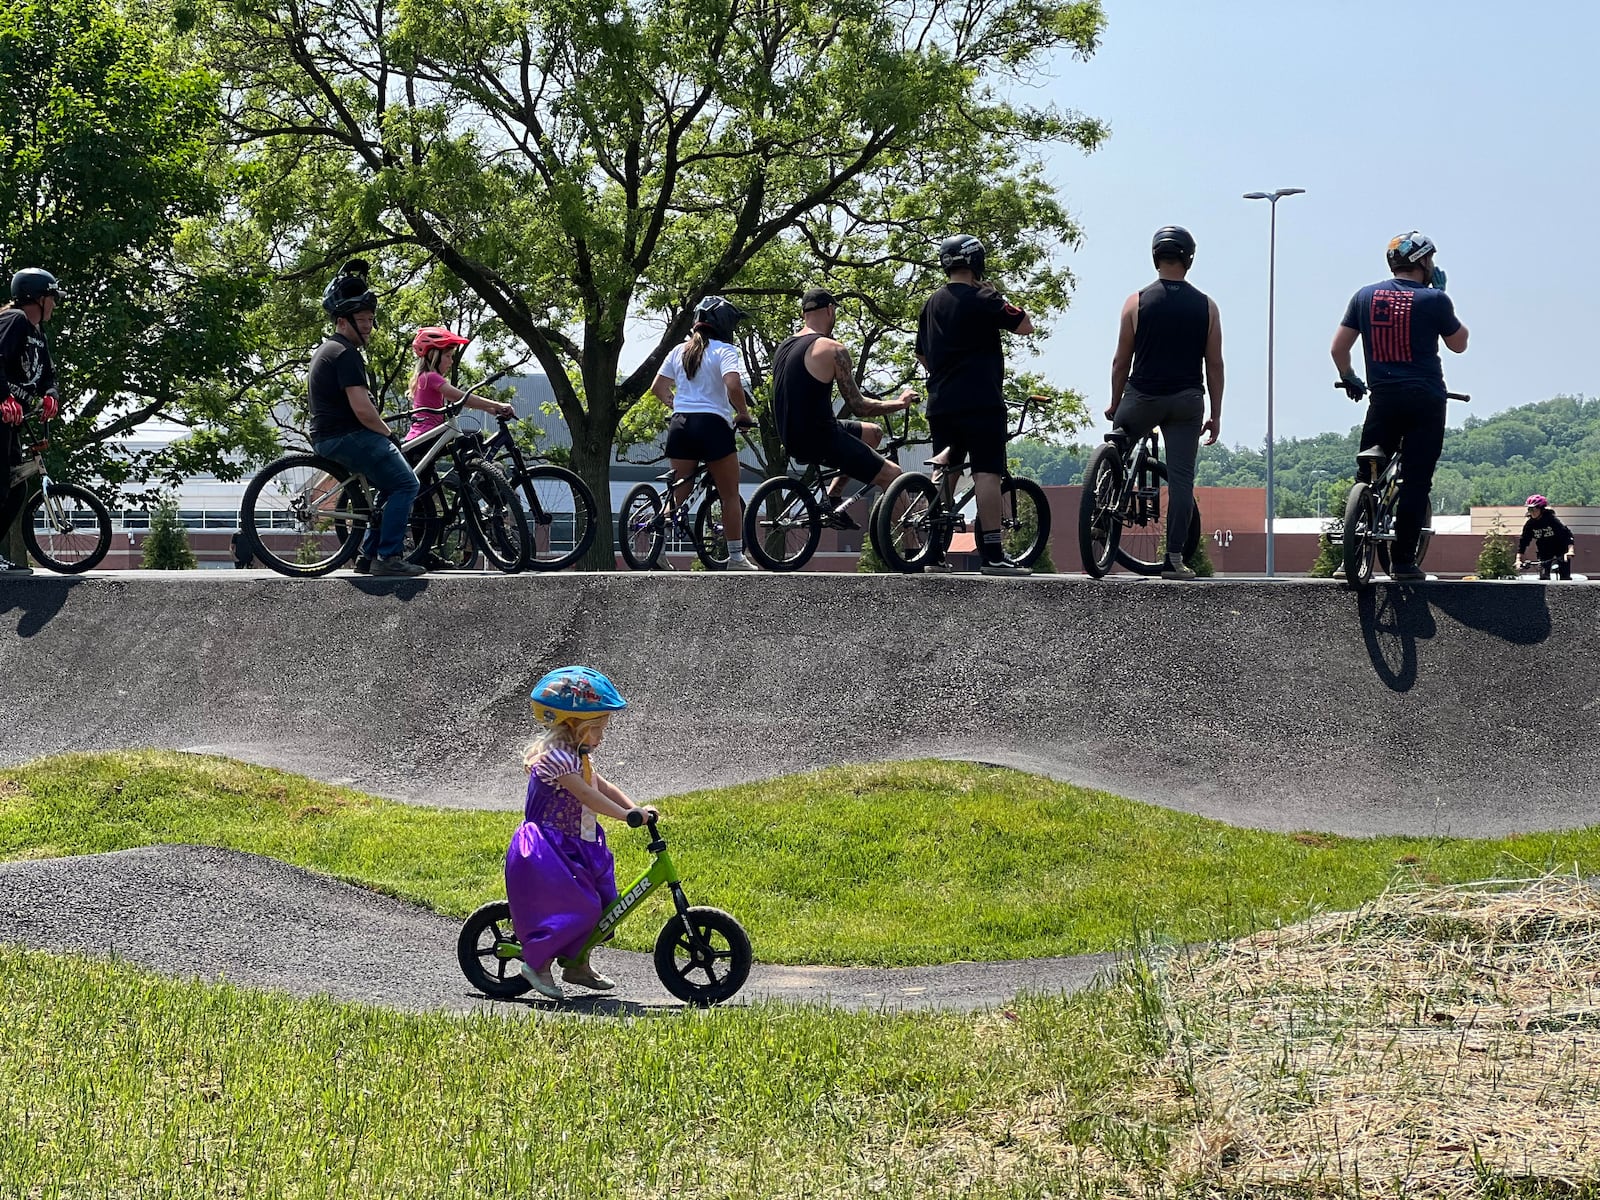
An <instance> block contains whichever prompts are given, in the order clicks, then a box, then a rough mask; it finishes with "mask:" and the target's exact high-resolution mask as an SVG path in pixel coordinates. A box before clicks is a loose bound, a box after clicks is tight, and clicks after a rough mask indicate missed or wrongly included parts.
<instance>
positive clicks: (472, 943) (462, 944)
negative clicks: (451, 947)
mask: <svg viewBox="0 0 1600 1200" xmlns="http://www.w3.org/2000/svg"><path fill="white" fill-rule="evenodd" d="M456 962H458V963H460V964H461V973H462V974H463V975H465V976H466V977H467V982H468V983H470V984H471V985H472V986H473V987H475V988H477V989H478V990H479V991H480V992H482V993H483V994H484V995H485V996H492V997H493V998H494V999H496V1000H510V999H512V998H513V997H516V996H520V995H522V994H523V993H524V992H526V991H527V990H528V989H529V988H531V987H532V986H533V985H532V984H530V983H529V982H528V981H527V980H526V979H524V978H523V977H522V974H521V971H520V970H519V968H520V967H521V966H522V944H521V943H520V942H518V941H517V935H516V934H515V933H514V932H513V931H512V928H511V905H509V904H507V903H506V902H505V901H504V900H495V901H492V902H491V903H489V904H485V905H484V906H483V907H482V908H480V909H479V910H478V911H477V912H475V913H473V914H472V915H471V916H470V917H468V918H467V919H466V921H465V922H464V923H463V924H462V926H461V933H460V935H459V936H458V937H457V938H456Z"/></svg>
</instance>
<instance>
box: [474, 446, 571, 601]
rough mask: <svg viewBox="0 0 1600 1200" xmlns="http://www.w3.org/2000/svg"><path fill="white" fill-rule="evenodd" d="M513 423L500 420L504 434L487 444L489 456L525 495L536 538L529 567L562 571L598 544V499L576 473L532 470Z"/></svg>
mask: <svg viewBox="0 0 1600 1200" xmlns="http://www.w3.org/2000/svg"><path fill="white" fill-rule="evenodd" d="M513 419H514V418H511V417H497V418H496V420H497V421H498V422H499V425H500V428H499V430H498V431H497V432H496V433H495V434H494V436H492V437H490V438H488V439H487V440H485V441H484V442H483V445H482V450H483V456H484V459H485V460H486V461H488V462H490V463H493V464H495V465H496V466H498V467H500V469H501V471H502V472H503V473H504V474H505V476H506V481H507V482H508V483H510V485H511V486H512V488H513V489H514V490H517V491H520V492H521V493H522V498H523V501H524V504H523V507H524V509H525V510H526V511H527V515H528V530H529V533H530V534H531V537H530V539H529V542H528V561H527V565H528V566H529V567H530V568H532V569H533V570H535V571H560V570H563V569H564V568H566V567H570V566H571V565H572V564H573V563H575V562H577V561H578V560H579V559H581V558H582V557H583V556H584V555H585V554H586V553H588V550H589V547H590V546H592V545H593V544H594V534H595V523H594V517H595V502H594V493H593V492H591V491H590V490H589V485H588V484H586V483H584V481H583V480H582V479H581V478H580V477H579V476H578V474H577V473H576V472H574V471H569V470H567V468H565V467H558V466H556V465H555V464H553V463H535V464H533V465H530V464H529V463H528V461H527V460H526V459H525V458H524V457H523V455H522V448H521V447H520V446H518V445H517V439H516V438H515V437H514V436H513V435H512V432H511V422H512V420H513Z"/></svg>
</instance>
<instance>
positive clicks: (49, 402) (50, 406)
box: [44, 392, 61, 421]
mask: <svg viewBox="0 0 1600 1200" xmlns="http://www.w3.org/2000/svg"><path fill="white" fill-rule="evenodd" d="M60 411H61V406H60V405H59V404H57V403H56V398H55V397H54V396H52V395H50V393H49V392H46V393H45V397H44V419H45V420H46V421H54V420H55V419H56V413H58V412H60Z"/></svg>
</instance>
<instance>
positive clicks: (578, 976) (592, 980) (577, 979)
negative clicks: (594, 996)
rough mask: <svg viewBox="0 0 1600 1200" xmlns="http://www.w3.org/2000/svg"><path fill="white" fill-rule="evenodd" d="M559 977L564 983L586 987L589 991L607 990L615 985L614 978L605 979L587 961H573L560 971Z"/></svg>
mask: <svg viewBox="0 0 1600 1200" xmlns="http://www.w3.org/2000/svg"><path fill="white" fill-rule="evenodd" d="M561 979H562V981H563V982H564V983H570V984H572V985H573V986H574V987H581V988H588V989H589V990H590V991H591V992H609V991H610V990H611V989H612V988H614V987H616V986H617V985H616V982H615V981H614V980H611V979H607V978H606V977H605V976H604V975H602V974H600V972H599V971H596V970H595V969H594V968H593V967H591V966H590V965H589V964H588V963H573V964H572V965H571V966H570V967H567V968H566V969H565V970H563V971H562V972H561Z"/></svg>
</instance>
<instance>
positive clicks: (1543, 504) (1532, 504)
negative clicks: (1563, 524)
mask: <svg viewBox="0 0 1600 1200" xmlns="http://www.w3.org/2000/svg"><path fill="white" fill-rule="evenodd" d="M1525 507H1527V508H1549V507H1550V501H1548V500H1546V499H1545V498H1544V497H1543V496H1529V497H1528V503H1527V505H1526V506H1525Z"/></svg>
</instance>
